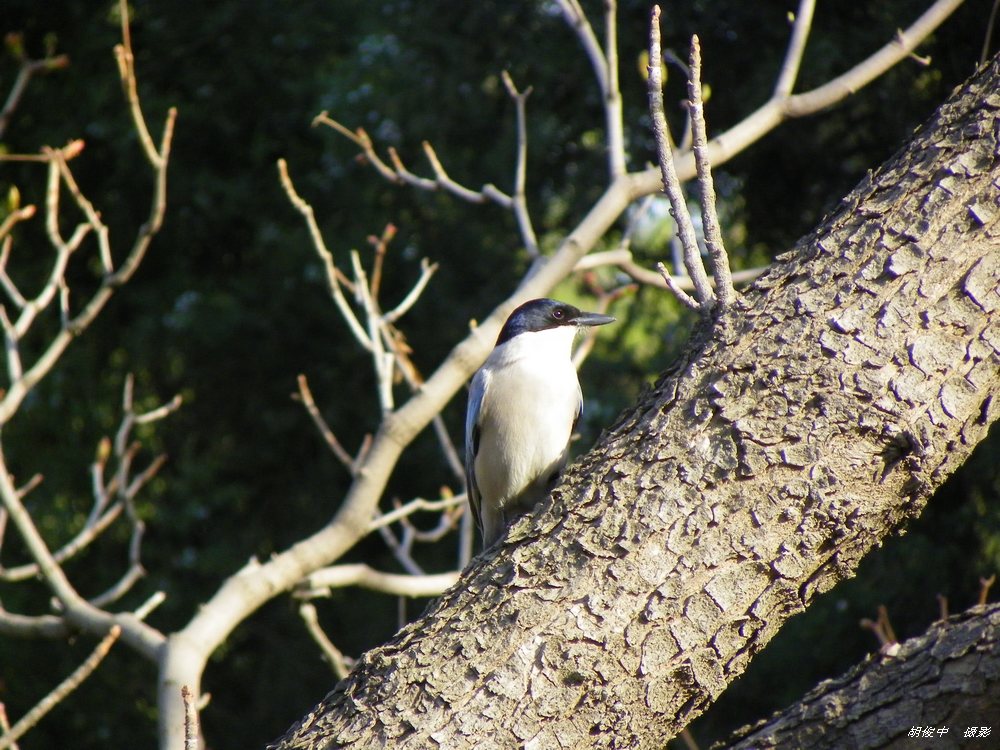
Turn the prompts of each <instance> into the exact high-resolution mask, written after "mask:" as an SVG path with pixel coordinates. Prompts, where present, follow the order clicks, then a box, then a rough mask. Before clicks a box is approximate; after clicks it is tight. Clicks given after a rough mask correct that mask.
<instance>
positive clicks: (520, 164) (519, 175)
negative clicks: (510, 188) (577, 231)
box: [500, 70, 540, 259]
mask: <svg viewBox="0 0 1000 750" xmlns="http://www.w3.org/2000/svg"><path fill="white" fill-rule="evenodd" d="M500 78H501V80H502V81H503V85H504V87H505V88H506V89H507V93H508V94H509V95H510V98H511V99H513V100H514V106H515V108H516V112H517V165H516V167H515V169H514V196H513V200H512V201H511V209H512V210H513V211H514V218H515V219H516V220H517V226H518V229H519V230H520V232H521V239H522V241H523V242H524V247H525V249H526V250H527V252H528V257H530V258H532V259H534V258H537V257H538V256H539V254H540V253H539V249H538V238H537V237H536V236H535V229H534V227H533V226H532V223H531V215H530V214H529V213H528V201H527V198H526V197H525V190H524V187H525V182H526V180H527V174H528V121H527V114H526V108H527V102H528V97H529V96H530V95H531V87H530V86H529V87H528V88H527V89H525V90H524V91H523V92H522V91H518V90H517V87H516V86H515V85H514V80H513V79H512V78H511V77H510V73H508V72H507V71H506V70H505V71H503V72H502V73H501V74H500Z"/></svg>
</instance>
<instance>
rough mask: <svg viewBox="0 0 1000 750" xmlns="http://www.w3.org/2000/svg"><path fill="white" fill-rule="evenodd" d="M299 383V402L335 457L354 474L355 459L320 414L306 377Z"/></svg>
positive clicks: (299, 380)
mask: <svg viewBox="0 0 1000 750" xmlns="http://www.w3.org/2000/svg"><path fill="white" fill-rule="evenodd" d="M298 383H299V392H298V394H297V396H298V400H300V401H301V402H302V405H303V406H304V407H305V408H306V411H307V412H308V413H309V416H310V418H312V421H313V424H315V425H316V429H317V430H319V434H320V435H322V436H323V440H324V441H325V442H326V444H327V446H328V447H329V448H330V450H331V451H332V452H333V455H334V456H336V457H337V460H338V461H340V463H342V464H343V465H344V466H345V467H346V468H347V470H348V471H350V472H351V473H352V474H353V473H354V472H355V470H356V468H357V467H356V466H355V464H354V459H353V458H352V457H351V454H349V453H348V452H347V451H346V450H344V446H342V445H341V444H340V441H339V440H337V436H336V435H334V434H333V430H331V429H330V425H329V424H327V421H326V420H325V419H324V418H323V415H322V414H321V413H320V410H319V407H318V406H316V401H315V400H314V399H313V395H312V391H311V390H310V389H309V381H308V380H307V379H306V376H305V375H299V377H298Z"/></svg>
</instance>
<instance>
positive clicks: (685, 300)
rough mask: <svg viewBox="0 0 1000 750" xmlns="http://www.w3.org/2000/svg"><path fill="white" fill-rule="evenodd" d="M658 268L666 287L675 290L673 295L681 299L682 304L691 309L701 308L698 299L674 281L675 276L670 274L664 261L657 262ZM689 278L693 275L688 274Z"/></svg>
mask: <svg viewBox="0 0 1000 750" xmlns="http://www.w3.org/2000/svg"><path fill="white" fill-rule="evenodd" d="M656 270H657V271H659V272H660V277H661V278H662V279H663V283H664V284H665V285H666V288H667V289H669V290H670V291H671V292H673V295H674V296H675V297H677V299H678V300H680V302H681V304H683V305H684V306H685V307H687V308H690V309H691V310H701V305H700V304H699V303H698V301H697V300H696V299H695V298H694V297H692V296H691V295H690V294H688V293H687V292H685V291H684V290H683V289H681V288H680V286H679V285H678V284H677V283H676V282H675V281H674V277H673V276H671V275H670V272H669V271H668V270H667V267H666V266H665V265H663V263H659V262H658V263H657V264H656ZM688 278H689V279H690V278H691V277H690V276H688Z"/></svg>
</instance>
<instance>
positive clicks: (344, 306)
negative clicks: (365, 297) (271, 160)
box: [278, 159, 372, 351]
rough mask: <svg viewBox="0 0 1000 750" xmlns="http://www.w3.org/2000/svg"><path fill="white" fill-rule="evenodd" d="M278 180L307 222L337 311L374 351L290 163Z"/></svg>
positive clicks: (284, 164) (281, 164) (281, 165)
mask: <svg viewBox="0 0 1000 750" xmlns="http://www.w3.org/2000/svg"><path fill="white" fill-rule="evenodd" d="M278 176H279V178H280V180H281V186H282V187H283V188H284V190H285V195H287V196H288V200H289V201H290V202H291V204H292V205H293V206H294V207H295V208H296V210H298V212H299V213H300V214H302V217H303V218H304V219H305V220H306V226H307V227H308V229H309V236H310V237H311V238H312V242H313V247H314V248H315V250H316V252H317V253H318V254H319V257H320V260H321V261H323V267H324V268H325V269H326V281H327V287H328V288H329V290H330V294H331V295H332V296H333V301H334V304H336V306H337V310H339V311H340V315H341V317H342V318H343V319H344V321H345V322H346V323H347V327H348V328H350V330H351V333H353V334H354V338H356V339H357V340H358V342H359V343H360V344H361V345H362V346H363V347H364V348H365V349H366V350H368V351H371V347H372V342H371V341H370V340H369V338H368V334H367V333H365V329H364V328H363V327H362V325H361V323H360V321H359V320H358V319H357V317H356V316H355V315H354V311H353V310H352V309H351V306H350V304H349V303H348V302H347V298H346V297H344V290H343V286H344V285H345V283H347V278H346V277H345V276H344V274H343V272H342V271H341V270H340V269H339V268H337V266H336V264H335V263H334V262H333V253H331V252H330V250H329V249H328V248H327V246H326V241H325V240H324V239H323V233H322V232H321V231H320V229H319V224H317V223H316V213H315V212H314V211H313V207H312V206H311V205H309V203H308V202H306V200H305V199H304V198H302V196H300V195H299V194H298V192H296V190H295V186H294V185H293V184H292V178H291V177H290V176H289V174H288V163H287V162H286V161H285V160H284V159H278Z"/></svg>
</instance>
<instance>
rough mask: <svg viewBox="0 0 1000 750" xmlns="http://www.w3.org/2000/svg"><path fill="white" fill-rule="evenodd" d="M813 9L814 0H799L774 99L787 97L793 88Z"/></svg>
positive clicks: (775, 85)
mask: <svg viewBox="0 0 1000 750" xmlns="http://www.w3.org/2000/svg"><path fill="white" fill-rule="evenodd" d="M815 9H816V0H799V9H798V10H797V11H796V12H795V17H794V22H793V24H792V36H791V39H789V41H788V49H787V50H786V52H785V61H784V62H783V63H782V65H781V72H780V73H779V74H778V80H777V82H775V84H774V93H773V95H772V96H774V97H778V98H784V97H787V96H789V95H790V94H791V93H792V89H793V88H795V80H796V79H797V78H798V76H799V67H800V66H801V65H802V56H803V54H805V51H806V42H807V41H808V39H809V31H810V29H811V28H812V19H813V11H814V10H815ZM789 15H791V14H789Z"/></svg>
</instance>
